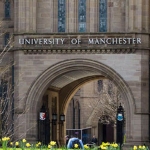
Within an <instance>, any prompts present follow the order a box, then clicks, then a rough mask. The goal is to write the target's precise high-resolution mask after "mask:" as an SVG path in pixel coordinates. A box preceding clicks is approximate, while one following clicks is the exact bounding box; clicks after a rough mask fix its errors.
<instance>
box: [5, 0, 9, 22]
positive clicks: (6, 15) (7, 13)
mask: <svg viewBox="0 0 150 150" xmlns="http://www.w3.org/2000/svg"><path fill="white" fill-rule="evenodd" d="M5 18H6V19H8V18H10V1H9V0H5Z"/></svg>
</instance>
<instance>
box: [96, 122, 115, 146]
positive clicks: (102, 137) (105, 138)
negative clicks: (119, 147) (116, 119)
mask: <svg viewBox="0 0 150 150" xmlns="http://www.w3.org/2000/svg"><path fill="white" fill-rule="evenodd" d="M113 126H114V124H113V123H109V124H102V123H100V122H99V124H98V144H101V143H102V142H110V143H112V142H114V127H113Z"/></svg>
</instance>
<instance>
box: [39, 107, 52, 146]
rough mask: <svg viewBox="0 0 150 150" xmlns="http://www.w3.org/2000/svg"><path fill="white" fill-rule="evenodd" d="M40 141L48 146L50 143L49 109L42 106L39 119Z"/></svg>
mask: <svg viewBox="0 0 150 150" xmlns="http://www.w3.org/2000/svg"><path fill="white" fill-rule="evenodd" d="M38 141H39V142H41V143H42V144H45V145H47V144H48V143H49V142H50V120H49V113H48V109H46V107H45V106H44V105H42V107H41V109H40V113H39V119H38Z"/></svg>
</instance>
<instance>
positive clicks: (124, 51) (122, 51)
mask: <svg viewBox="0 0 150 150" xmlns="http://www.w3.org/2000/svg"><path fill="white" fill-rule="evenodd" d="M23 51H24V54H131V53H135V52H136V50H135V49H86V50H84V49H72V50H71V49H66V50H64V49H63V50H59V49H53V50H47V49H41V50H39V49H38V50H31V49H30V50H23Z"/></svg>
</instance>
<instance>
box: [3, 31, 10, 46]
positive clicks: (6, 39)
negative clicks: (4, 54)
mask: <svg viewBox="0 0 150 150" xmlns="http://www.w3.org/2000/svg"><path fill="white" fill-rule="evenodd" d="M9 38H10V34H9V33H5V36H4V46H6V45H7V44H8V42H9Z"/></svg>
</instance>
